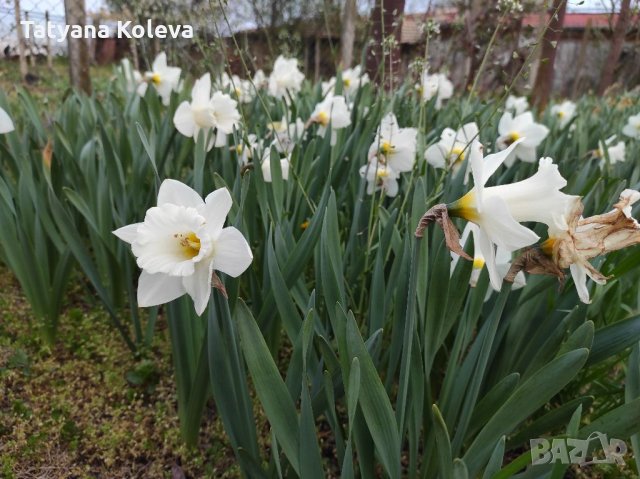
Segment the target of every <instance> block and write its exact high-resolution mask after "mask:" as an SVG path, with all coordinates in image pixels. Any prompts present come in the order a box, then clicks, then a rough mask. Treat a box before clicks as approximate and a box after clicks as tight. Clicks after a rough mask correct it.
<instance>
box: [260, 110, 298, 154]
mask: <svg viewBox="0 0 640 479" xmlns="http://www.w3.org/2000/svg"><path fill="white" fill-rule="evenodd" d="M267 128H268V129H269V130H270V131H271V132H273V134H274V135H275V141H274V142H273V144H274V146H275V147H276V149H277V150H278V152H280V153H285V154H290V153H291V152H292V151H293V148H294V147H295V146H296V142H298V141H299V140H301V139H302V137H303V136H304V130H305V127H304V122H303V121H302V120H301V119H300V118H296V121H295V122H291V123H288V122H287V117H286V116H283V117H282V120H281V121H275V122H273V123H270V124H269V125H267Z"/></svg>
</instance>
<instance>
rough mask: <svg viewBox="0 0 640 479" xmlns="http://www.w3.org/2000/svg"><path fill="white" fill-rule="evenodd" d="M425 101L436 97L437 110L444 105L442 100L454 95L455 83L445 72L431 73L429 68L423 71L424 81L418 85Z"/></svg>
mask: <svg viewBox="0 0 640 479" xmlns="http://www.w3.org/2000/svg"><path fill="white" fill-rule="evenodd" d="M418 91H420V93H421V95H422V99H423V101H429V100H431V99H432V98H434V97H435V98H436V105H435V107H436V110H439V109H440V108H441V107H442V102H443V101H444V100H448V99H449V98H451V97H452V96H453V83H451V80H449V79H448V78H447V76H446V75H445V74H444V73H434V74H432V75H431V74H429V71H428V70H425V71H424V72H423V73H422V81H421V83H420V85H419V86H418Z"/></svg>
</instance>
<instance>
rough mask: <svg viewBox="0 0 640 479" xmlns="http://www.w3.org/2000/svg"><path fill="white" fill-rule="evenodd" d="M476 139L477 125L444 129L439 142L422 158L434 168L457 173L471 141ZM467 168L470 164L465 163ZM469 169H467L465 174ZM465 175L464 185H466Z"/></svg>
mask: <svg viewBox="0 0 640 479" xmlns="http://www.w3.org/2000/svg"><path fill="white" fill-rule="evenodd" d="M477 138H478V125H476V124H475V123H467V124H466V125H464V126H462V127H461V128H459V129H458V131H455V130H453V129H451V128H445V129H444V130H443V131H442V134H441V135H440V141H438V143H435V144H433V145H431V146H430V147H429V148H427V151H425V153H424V157H425V159H426V160H427V163H429V164H430V165H431V166H433V167H434V168H447V169H450V170H451V171H452V172H454V173H455V172H457V171H458V170H459V169H460V166H461V165H462V164H463V163H464V160H465V158H466V157H467V155H468V149H469V146H470V145H471V143H472V141H473V140H475V139H477ZM467 164H468V165H469V166H470V164H469V163H467ZM468 172H469V168H467V173H468ZM466 177H467V175H465V183H466V181H467V180H466Z"/></svg>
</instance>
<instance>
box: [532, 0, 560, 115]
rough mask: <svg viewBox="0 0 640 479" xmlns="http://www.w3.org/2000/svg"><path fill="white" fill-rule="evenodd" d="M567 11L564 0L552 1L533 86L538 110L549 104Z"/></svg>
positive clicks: (534, 101) (533, 94)
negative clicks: (557, 52)
mask: <svg viewBox="0 0 640 479" xmlns="http://www.w3.org/2000/svg"><path fill="white" fill-rule="evenodd" d="M566 11H567V2H566V0H553V6H552V7H551V10H550V11H549V13H550V15H551V20H550V21H549V25H548V27H547V29H546V30H545V32H544V35H543V37H542V51H541V52H540V60H539V63H538V72H537V73H536V82H535V84H534V86H533V92H532V97H533V104H534V105H536V106H537V107H538V108H539V109H540V110H542V109H544V107H546V106H547V103H549V97H550V96H551V89H552V88H553V69H554V65H555V62H556V51H557V47H558V41H559V40H560V35H561V34H562V26H563V25H564V16H565V13H566Z"/></svg>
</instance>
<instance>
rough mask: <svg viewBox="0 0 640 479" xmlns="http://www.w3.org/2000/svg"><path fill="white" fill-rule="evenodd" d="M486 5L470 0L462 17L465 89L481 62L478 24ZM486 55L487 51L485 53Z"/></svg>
mask: <svg viewBox="0 0 640 479" xmlns="http://www.w3.org/2000/svg"><path fill="white" fill-rule="evenodd" d="M485 8H486V7H485V6H484V5H483V2H482V1H481V0H472V1H471V4H470V5H469V9H468V10H467V14H466V15H465V18H464V23H465V33H466V35H463V40H462V41H463V44H464V47H465V49H466V50H467V56H468V58H467V65H468V68H467V83H466V85H465V89H467V90H468V89H469V88H470V87H471V85H473V81H474V80H475V77H476V72H477V71H478V68H479V67H480V64H481V63H482V58H480V57H479V56H478V34H477V29H478V26H479V25H478V24H479V19H480V15H481V13H482V12H483V11H484V9H485ZM485 54H486V55H488V54H489V52H487V53H485Z"/></svg>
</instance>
